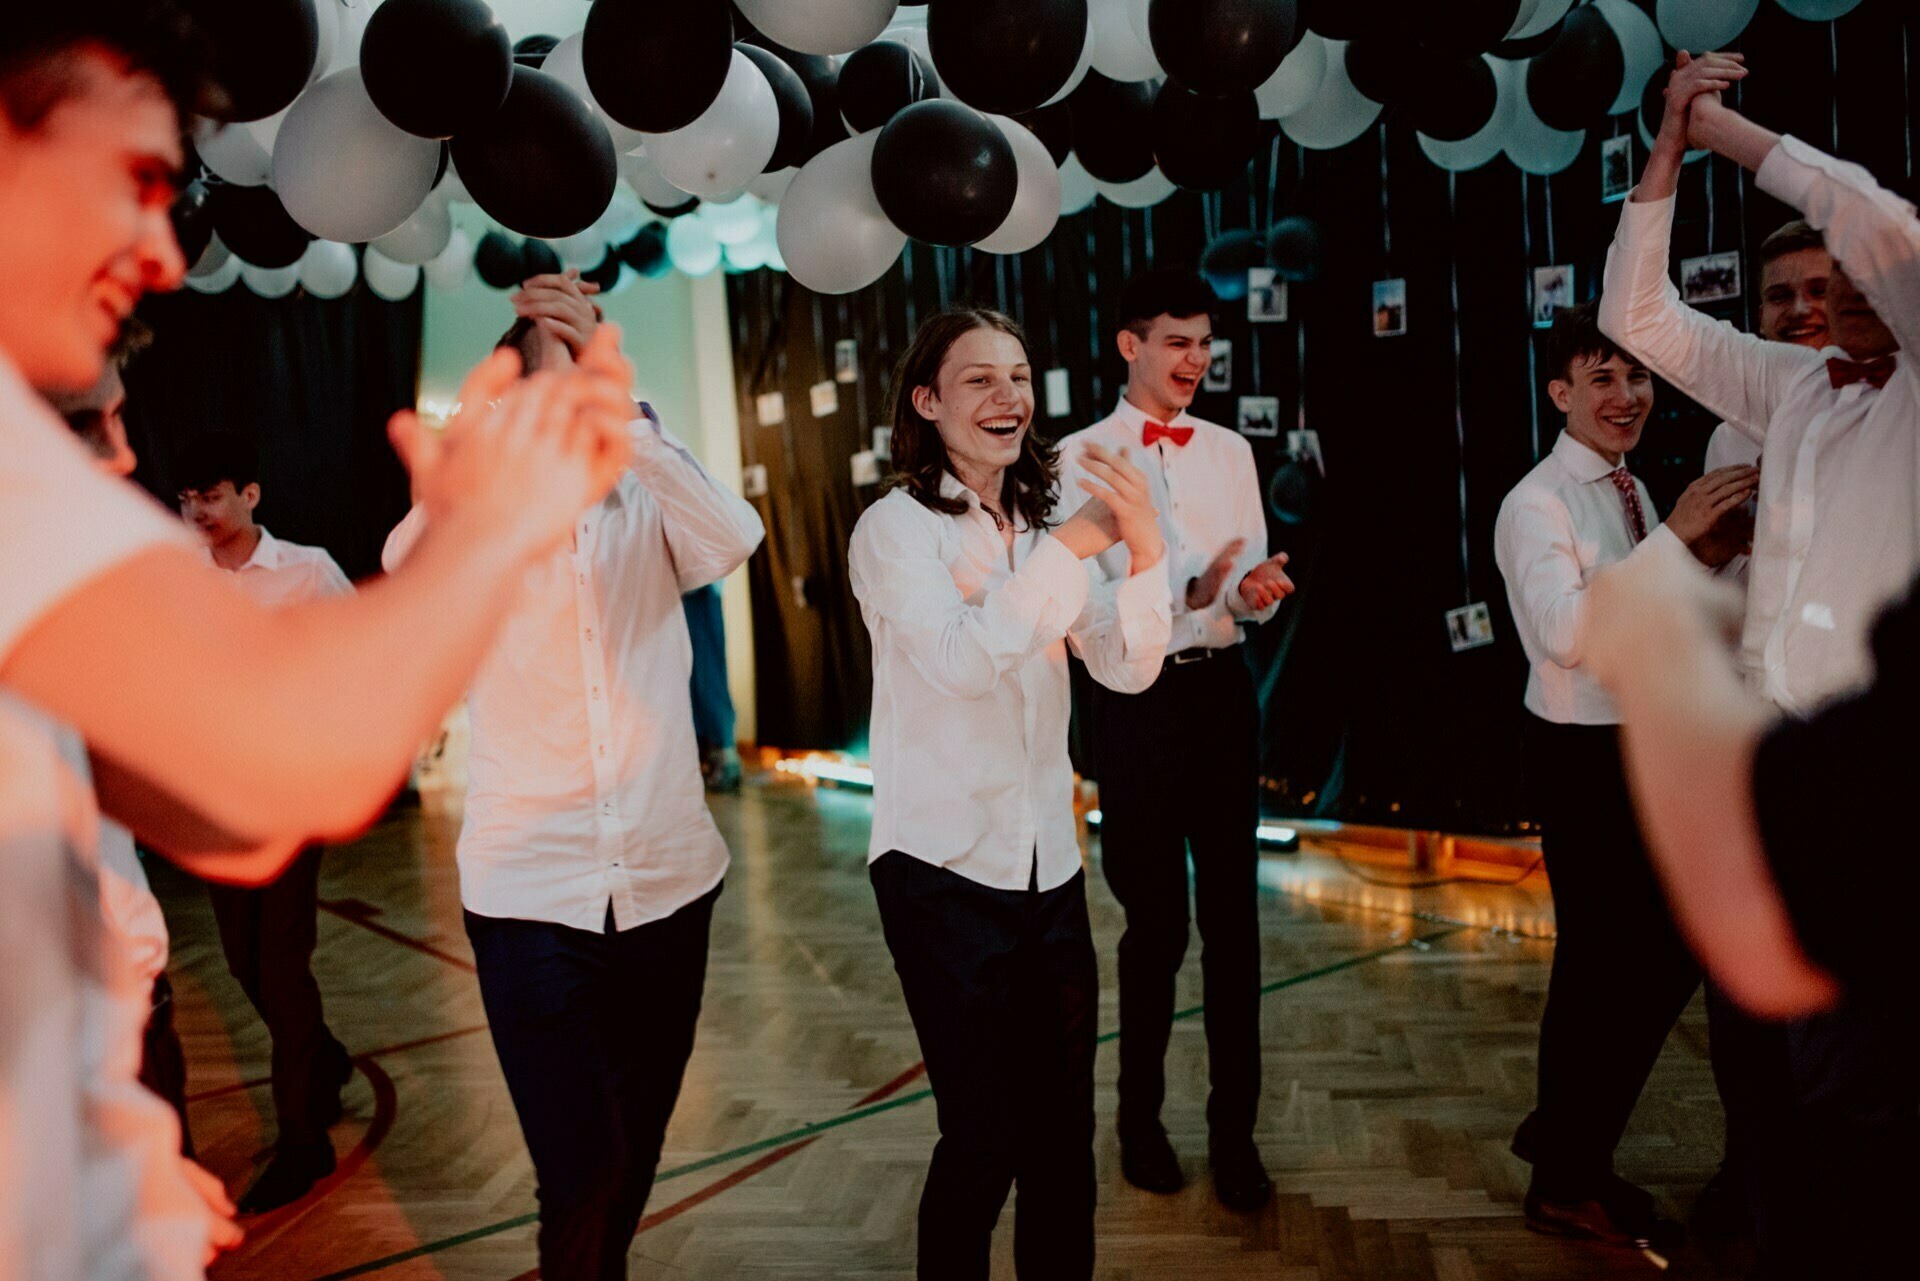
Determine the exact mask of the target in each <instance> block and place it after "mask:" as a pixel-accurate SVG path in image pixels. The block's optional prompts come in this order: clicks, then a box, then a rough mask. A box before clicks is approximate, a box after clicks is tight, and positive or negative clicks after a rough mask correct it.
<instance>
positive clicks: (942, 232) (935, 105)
mask: <svg viewBox="0 0 1920 1281" xmlns="http://www.w3.org/2000/svg"><path fill="white" fill-rule="evenodd" d="M1019 189H1020V169H1019V165H1018V163H1017V162H1016V161H1015V160H1014V155H1013V144H1012V143H1010V142H1008V141H1007V136H1006V135H1005V134H1003V133H1001V132H1000V126H998V125H996V124H995V123H993V121H991V120H989V119H987V118H986V117H985V116H983V115H981V114H980V113H979V112H978V111H975V110H974V109H973V108H972V107H969V106H967V105H966V104H964V103H959V102H954V101H953V100H951V99H945V100H935V101H932V102H917V103H915V104H913V105H912V106H910V107H908V108H907V109H906V110H905V111H902V112H901V113H900V114H899V115H897V116H895V117H894V118H893V119H892V120H891V121H889V122H888V123H887V127H886V128H884V129H882V130H881V131H880V138H879V140H878V141H877V142H876V143H875V144H874V148H873V190H874V194H875V195H876V196H878V197H879V198H880V208H881V209H882V210H884V211H885V212H886V215H887V217H888V218H889V219H890V220H891V221H892V222H893V225H894V226H896V227H898V228H899V229H900V230H902V231H904V232H906V233H907V234H908V235H909V236H912V237H913V238H914V239H915V240H922V241H925V242H926V243H928V244H932V245H970V244H972V243H974V242H975V241H976V240H984V239H985V238H986V237H988V236H990V235H992V234H993V233H994V231H995V230H997V229H998V228H999V226H1000V224H1001V223H1003V222H1005V221H1006V220H1007V215H1008V214H1010V213H1012V212H1013V200H1014V196H1015V194H1016V193H1017V192H1018V191H1019Z"/></svg>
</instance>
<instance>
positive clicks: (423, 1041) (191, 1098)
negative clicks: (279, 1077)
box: [187, 1023, 487, 1103]
mask: <svg viewBox="0 0 1920 1281" xmlns="http://www.w3.org/2000/svg"><path fill="white" fill-rule="evenodd" d="M486 1030H487V1025H486V1024H485V1023H481V1024H478V1025H476V1026H474V1027H461V1028H455V1029H454V1030H453V1031H451V1032H441V1033H439V1034H437V1035H434V1036H422V1037H418V1038H416V1039H414V1040H411V1041H402V1042H400V1043H399V1044H398V1045H386V1046H382V1047H381V1048H379V1049H377V1050H368V1051H366V1052H365V1053H363V1054H356V1055H353V1058H354V1059H355V1060H356V1061H358V1060H360V1059H378V1058H384V1057H385V1056H387V1055H389V1054H399V1053H402V1052H403V1051H406V1050H417V1049H419V1048H421V1047H422V1046H426V1045H438V1044H439V1043H440V1042H442V1041H452V1040H455V1039H457V1038H459V1037H463V1036H472V1035H473V1034H474V1033H475V1032H484V1031H486ZM272 1084H273V1078H272V1077H271V1076H256V1077H253V1078H251V1079H250V1080H246V1081H235V1082H233V1083H232V1084H231V1085H217V1086H215V1087H213V1088H212V1089H210V1090H202V1091H200V1092H199V1093H198V1094H189V1095H188V1096H187V1102H188V1103H199V1102H202V1101H204V1100H206V1099H217V1098H220V1097H222V1096H223V1095H228V1094H241V1093H244V1092H245V1091H247V1090H257V1089H259V1088H260V1087H261V1086H263V1085H272Z"/></svg>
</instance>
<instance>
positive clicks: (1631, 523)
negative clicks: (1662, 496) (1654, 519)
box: [1607, 467, 1647, 547]
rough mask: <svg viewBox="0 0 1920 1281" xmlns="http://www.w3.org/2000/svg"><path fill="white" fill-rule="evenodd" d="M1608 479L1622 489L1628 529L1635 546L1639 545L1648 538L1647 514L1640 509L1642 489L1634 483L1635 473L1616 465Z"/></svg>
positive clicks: (1622, 502)
mask: <svg viewBox="0 0 1920 1281" xmlns="http://www.w3.org/2000/svg"><path fill="white" fill-rule="evenodd" d="M1607 479H1608V480H1610V481H1612V482H1613V487H1614V488H1615V489H1617V490H1619V491H1620V502H1621V505H1622V506H1624V507H1625V508H1626V509H1627V529H1628V531H1629V532H1631V533H1632V534H1633V544H1634V546H1636V547H1638V546H1639V545H1640V544H1641V543H1643V542H1645V541H1646V538H1647V514H1646V513H1645V512H1643V511H1641V510H1640V490H1639V487H1638V486H1636V485H1635V484H1634V483H1633V473H1632V472H1630V471H1628V470H1627V469H1626V468H1624V467H1616V468H1614V470H1613V474H1612V475H1610V476H1608V477H1607Z"/></svg>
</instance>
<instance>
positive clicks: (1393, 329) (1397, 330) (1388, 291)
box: [1373, 280, 1407, 338]
mask: <svg viewBox="0 0 1920 1281" xmlns="http://www.w3.org/2000/svg"><path fill="white" fill-rule="evenodd" d="M1406 332H1407V282H1406V281H1404V280H1376V281H1374V282H1373V336H1374V337H1375V338H1398V337H1399V336H1400V335H1401V334H1404V333H1406Z"/></svg>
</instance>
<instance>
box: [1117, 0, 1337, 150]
mask: <svg viewBox="0 0 1920 1281" xmlns="http://www.w3.org/2000/svg"><path fill="white" fill-rule="evenodd" d="M1147 30H1148V31H1149V32H1150V33H1151V35H1152V37H1153V52H1154V56H1155V57H1157V58H1158V59H1160V65H1161V66H1162V67H1165V68H1166V71H1167V74H1168V75H1169V76H1171V77H1173V78H1174V79H1175V80H1178V81H1179V82H1180V83H1181V84H1183V85H1185V86H1186V87H1187V88H1188V89H1190V90H1192V91H1194V92H1196V93H1203V94H1220V95H1225V94H1233V93H1252V92H1253V91H1254V90H1255V89H1258V88H1259V87H1260V86H1261V85H1263V84H1265V83H1266V82H1267V79H1268V78H1269V77H1270V76H1272V75H1273V73H1274V72H1275V71H1277V70H1278V69H1279V67H1280V60H1281V59H1282V58H1284V57H1286V56H1287V54H1288V53H1289V52H1291V51H1292V49H1293V47H1294V46H1295V45H1296V44H1299V43H1300V32H1301V27H1300V15H1299V13H1298V5H1297V4H1296V3H1295V0H1153V4H1152V7H1150V8H1149V9H1148V10H1147ZM1169 176H1171V175H1169Z"/></svg>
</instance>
